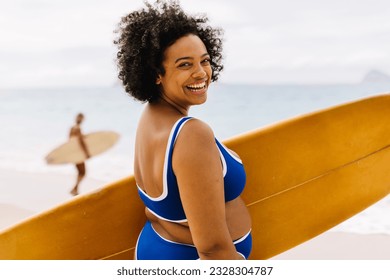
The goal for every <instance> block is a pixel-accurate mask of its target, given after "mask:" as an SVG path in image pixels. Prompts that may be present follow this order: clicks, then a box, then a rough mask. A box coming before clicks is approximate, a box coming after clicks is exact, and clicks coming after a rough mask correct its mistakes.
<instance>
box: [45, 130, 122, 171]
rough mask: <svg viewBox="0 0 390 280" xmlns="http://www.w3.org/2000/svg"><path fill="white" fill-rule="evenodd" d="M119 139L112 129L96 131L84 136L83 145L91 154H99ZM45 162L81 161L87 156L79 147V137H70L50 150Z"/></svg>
mask: <svg viewBox="0 0 390 280" xmlns="http://www.w3.org/2000/svg"><path fill="white" fill-rule="evenodd" d="M118 139H119V134H118V133H116V132H114V131H97V132H92V133H89V134H86V135H85V136H84V141H85V145H86V146H87V148H88V152H89V154H90V155H91V156H96V155H99V154H101V153H103V152H105V151H107V150H108V149H109V148H111V147H112V146H113V145H114V144H115V143H116V142H117V141H118ZM45 159H46V162H47V164H65V163H81V162H84V161H85V160H86V159H87V157H86V155H85V153H84V151H83V149H82V148H81V145H80V143H79V139H78V138H77V137H72V138H71V139H69V140H68V141H67V142H65V143H63V144H62V145H60V146H58V147H57V148H55V149H54V150H52V151H51V152H50V153H49V154H48V155H47V156H46V157H45Z"/></svg>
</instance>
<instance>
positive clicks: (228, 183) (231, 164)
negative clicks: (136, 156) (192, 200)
mask: <svg viewBox="0 0 390 280" xmlns="http://www.w3.org/2000/svg"><path fill="white" fill-rule="evenodd" d="M190 119H191V117H184V118H181V119H179V120H178V121H177V122H176V123H175V125H174V126H173V128H172V130H171V133H170V135H169V138H168V144H167V149H166V152H165V161H164V171H163V172H164V173H163V192H162V194H161V195H160V196H159V197H156V198H154V197H150V196H149V195H148V194H146V193H145V192H144V191H143V190H142V189H141V188H140V187H139V186H138V185H137V187H138V193H139V195H140V197H141V199H142V201H143V202H144V204H145V206H146V207H147V208H148V209H149V211H151V212H152V213H153V214H154V215H156V216H157V217H159V218H160V219H162V220H166V221H170V222H176V223H180V222H186V221H187V218H186V216H185V213H184V209H183V205H182V203H181V200H180V194H179V187H178V185H177V180H176V176H175V174H174V172H173V169H172V154H173V148H174V145H175V141H176V139H177V136H178V135H179V133H180V130H181V128H182V127H183V125H184V124H185V123H186V122H187V121H189V120H190ZM215 142H216V144H217V147H218V149H219V151H220V155H221V162H222V167H223V176H224V193H225V202H227V201H231V200H233V199H235V198H237V197H238V196H239V195H240V194H241V193H242V191H243V190H244V187H245V182H246V174H245V170H244V166H243V164H242V162H241V160H240V159H239V158H237V157H236V156H235V155H233V154H232V153H231V152H230V151H229V150H228V149H227V148H226V147H225V146H224V145H223V144H221V143H220V142H219V141H218V140H217V139H215Z"/></svg>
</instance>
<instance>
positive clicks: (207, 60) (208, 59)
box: [202, 58, 211, 64]
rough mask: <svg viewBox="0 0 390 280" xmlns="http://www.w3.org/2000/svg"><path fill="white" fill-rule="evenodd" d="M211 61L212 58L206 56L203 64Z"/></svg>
mask: <svg viewBox="0 0 390 280" xmlns="http://www.w3.org/2000/svg"><path fill="white" fill-rule="evenodd" d="M210 61H211V59H210V58H206V59H204V60H203V61H202V63H203V64H210Z"/></svg>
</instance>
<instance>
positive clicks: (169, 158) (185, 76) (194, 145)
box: [115, 1, 252, 260]
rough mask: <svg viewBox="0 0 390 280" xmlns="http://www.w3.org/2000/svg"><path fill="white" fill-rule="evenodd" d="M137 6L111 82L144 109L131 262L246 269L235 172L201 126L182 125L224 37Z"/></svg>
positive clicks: (169, 11)
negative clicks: (142, 220) (141, 214)
mask: <svg viewBox="0 0 390 280" xmlns="http://www.w3.org/2000/svg"><path fill="white" fill-rule="evenodd" d="M145 4H146V8H144V9H140V10H138V11H134V12H131V13H130V14H128V15H127V16H125V17H123V18H122V21H121V22H120V24H119V27H118V30H117V32H118V34H119V35H118V38H117V39H116V40H115V44H117V46H118V54H117V59H118V61H117V64H118V68H119V74H118V76H119V79H120V80H122V82H123V85H124V88H125V90H126V92H127V93H128V94H129V95H131V96H132V97H134V98H135V99H137V100H139V101H141V102H147V105H146V107H145V108H144V111H143V114H142V115H141V118H140V120H139V123H138V129H137V134H136V143H135V156H134V175H135V179H136V182H137V187H138V193H139V195H140V197H141V199H142V201H143V202H144V204H145V207H146V209H145V213H146V216H147V222H146V224H145V226H144V228H143V230H142V231H141V233H140V235H139V238H138V242H137V246H136V250H135V251H136V253H135V259H152V260H157V259H170V260H174V259H187V260H191V259H209V260H215V259H247V258H248V256H249V254H250V251H251V249H252V236H251V218H250V215H249V212H248V210H247V208H246V206H245V204H244V202H243V200H242V199H241V197H240V194H241V193H242V191H243V189H244V187H245V182H246V175H245V170H244V167H243V164H242V162H241V160H240V158H239V157H238V155H236V154H235V153H234V152H233V151H230V150H229V149H227V148H226V147H225V146H224V145H223V144H221V143H220V142H219V141H218V140H216V138H215V137H214V133H213V130H212V129H211V128H210V127H209V125H207V124H206V123H204V122H203V121H201V120H199V119H196V118H193V117H189V109H190V107H191V106H193V105H200V104H203V103H205V102H206V99H207V90H208V87H209V85H210V83H211V82H212V81H216V80H217V79H218V76H219V74H220V71H221V70H222V68H223V65H222V62H221V61H222V53H221V52H222V39H221V34H222V30H220V29H217V28H212V27H211V26H209V25H208V24H207V21H208V20H207V18H206V17H205V16H204V15H202V16H191V15H188V14H186V13H185V12H184V11H183V10H182V9H181V7H180V6H179V4H178V3H177V2H176V1H157V2H156V3H154V4H150V3H147V2H146V3H145Z"/></svg>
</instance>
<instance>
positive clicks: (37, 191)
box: [0, 169, 390, 260]
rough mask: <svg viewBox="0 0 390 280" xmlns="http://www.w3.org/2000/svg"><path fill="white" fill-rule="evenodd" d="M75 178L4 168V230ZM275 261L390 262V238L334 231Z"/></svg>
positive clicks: (0, 193) (0, 192)
mask: <svg viewBox="0 0 390 280" xmlns="http://www.w3.org/2000/svg"><path fill="white" fill-rule="evenodd" d="M75 176H76V175H75V174H74V175H66V174H57V173H31V172H21V171H14V170H4V169H0V182H1V185H0V231H2V230H5V229H6V228H9V227H11V226H13V225H15V224H18V223H19V222H22V221H23V220H25V219H28V218H29V217H31V216H34V215H35V214H38V213H40V212H42V211H45V210H48V209H50V208H52V207H54V206H57V205H58V204H61V203H64V202H66V201H68V200H70V199H72V198H73V196H72V195H71V194H70V193H69V191H70V190H71V188H72V185H73V184H74V181H75ZM119 179H122V178H118V180H119ZM112 181H114V180H112ZM110 182H111V181H110ZM110 182H104V181H101V180H96V179H92V178H88V177H86V178H85V179H84V180H83V181H82V182H81V184H80V188H79V190H80V194H84V193H87V192H91V191H94V190H97V189H99V188H101V187H102V186H104V185H106V184H107V183H110ZM271 260H390V235H388V234H358V233H349V232H340V231H337V229H336V230H335V228H334V229H333V230H332V229H331V230H329V231H327V232H325V233H323V234H321V235H319V236H317V237H315V238H313V239H311V240H309V241H306V242H304V243H302V244H300V245H298V246H296V247H295V248H292V249H290V250H288V251H286V252H283V253H281V254H279V255H277V256H274V257H273V258H271Z"/></svg>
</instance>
